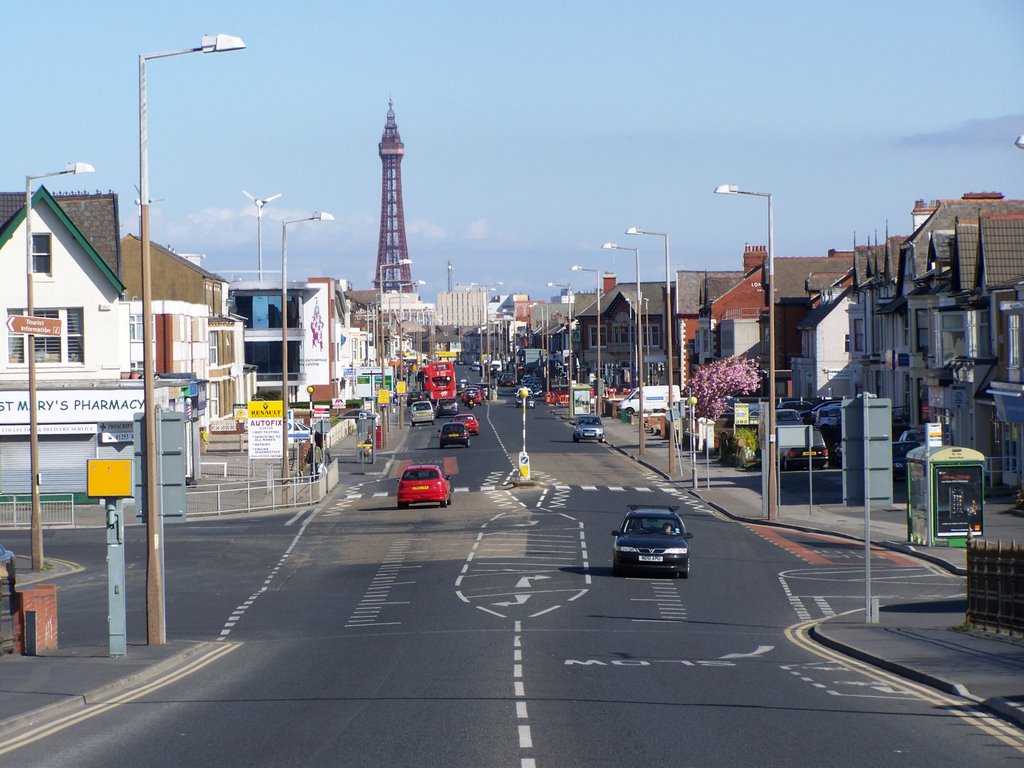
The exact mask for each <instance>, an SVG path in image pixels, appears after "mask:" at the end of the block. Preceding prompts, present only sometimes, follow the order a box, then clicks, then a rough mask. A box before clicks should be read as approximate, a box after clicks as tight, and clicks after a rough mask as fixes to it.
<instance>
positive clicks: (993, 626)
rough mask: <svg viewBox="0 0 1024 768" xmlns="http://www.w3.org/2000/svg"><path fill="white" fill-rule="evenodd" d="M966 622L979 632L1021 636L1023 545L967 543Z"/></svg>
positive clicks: (1023, 621) (1023, 620) (1023, 618)
mask: <svg viewBox="0 0 1024 768" xmlns="http://www.w3.org/2000/svg"><path fill="white" fill-rule="evenodd" d="M967 621H968V622H969V623H971V624H977V625H978V626H979V627H981V628H983V629H989V630H996V631H999V632H1008V633H1010V634H1011V635H1013V634H1014V633H1017V634H1021V635H1024V546H1022V545H1020V544H1017V543H1016V542H1013V543H1010V544H1006V543H1003V542H989V541H977V540H972V541H970V542H969V543H968V545H967Z"/></svg>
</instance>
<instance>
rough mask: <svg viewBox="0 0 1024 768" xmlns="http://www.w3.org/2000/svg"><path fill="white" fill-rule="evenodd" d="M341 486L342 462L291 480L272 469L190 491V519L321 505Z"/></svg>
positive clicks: (188, 502) (188, 507) (188, 508)
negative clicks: (262, 473) (340, 464)
mask: <svg viewBox="0 0 1024 768" xmlns="http://www.w3.org/2000/svg"><path fill="white" fill-rule="evenodd" d="M337 484H338V462H337V461H332V462H331V463H330V465H329V466H328V467H327V469H326V471H325V472H322V473H320V474H319V475H317V476H312V475H296V476H294V477H289V478H287V479H284V478H281V477H277V476H275V475H274V468H272V467H268V468H267V471H266V474H265V475H264V477H262V478H257V477H251V478H248V479H247V480H244V481H240V482H234V483H218V484H216V485H202V486H199V487H197V488H189V489H188V492H187V494H186V496H185V500H186V505H187V510H188V516H189V517H192V516H193V515H194V516H203V515H225V514H238V513H240V512H255V511H259V510H268V509H279V508H282V507H296V506H304V505H311V504H317V503H319V502H320V501H322V500H323V499H324V497H326V496H327V494H328V493H329V492H330V491H331V489H333V488H334V487H335V486H336V485H337Z"/></svg>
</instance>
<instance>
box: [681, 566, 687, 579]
mask: <svg viewBox="0 0 1024 768" xmlns="http://www.w3.org/2000/svg"><path fill="white" fill-rule="evenodd" d="M679 578H681V579H688V578H690V566H686V570H685V571H680V572H679Z"/></svg>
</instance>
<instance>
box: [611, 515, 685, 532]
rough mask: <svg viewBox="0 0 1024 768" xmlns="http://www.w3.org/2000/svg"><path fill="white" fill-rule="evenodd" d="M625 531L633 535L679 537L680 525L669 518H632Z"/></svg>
mask: <svg viewBox="0 0 1024 768" xmlns="http://www.w3.org/2000/svg"><path fill="white" fill-rule="evenodd" d="M623 531H624V532H626V533H633V534H661V535H665V534H668V535H672V536H678V535H679V533H680V528H679V524H678V523H677V522H676V521H675V520H672V519H670V518H667V517H630V518H628V519H627V520H626V523H625V525H624V526H623Z"/></svg>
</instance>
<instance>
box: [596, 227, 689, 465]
mask: <svg viewBox="0 0 1024 768" xmlns="http://www.w3.org/2000/svg"><path fill="white" fill-rule="evenodd" d="M601 247H602V248H604V249H606V250H609V249H610V250H614V251H632V252H633V257H634V259H636V318H637V320H636V380H637V382H636V383H637V386H638V387H639V388H640V418H639V419H637V422H638V423H639V429H638V432H639V438H638V442H639V453H640V455H641V456H643V455H644V357H643V349H644V345H643V332H644V325H643V318H642V317H641V314H640V313H641V310H642V308H643V304H642V303H641V302H642V301H643V298H642V297H641V295H640V249H639V248H627V247H626V246H624V245H617V244H616V243H605V244H604V245H602V246H601ZM671 454H672V450H671V448H670V449H669V455H671Z"/></svg>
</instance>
